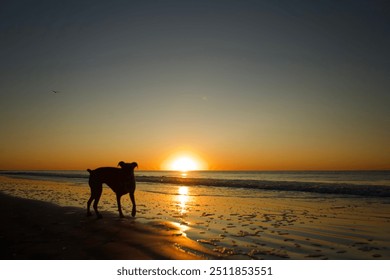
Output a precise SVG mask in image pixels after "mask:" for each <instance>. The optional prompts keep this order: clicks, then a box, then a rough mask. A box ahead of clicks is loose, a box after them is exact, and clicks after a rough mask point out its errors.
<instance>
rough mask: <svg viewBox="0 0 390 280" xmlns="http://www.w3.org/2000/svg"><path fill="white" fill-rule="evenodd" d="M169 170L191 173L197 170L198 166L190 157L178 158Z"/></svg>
mask: <svg viewBox="0 0 390 280" xmlns="http://www.w3.org/2000/svg"><path fill="white" fill-rule="evenodd" d="M170 169H171V170H176V171H182V172H186V171H191V170H198V169H199V167H198V164H197V163H196V162H195V161H194V160H193V159H192V158H190V157H180V158H178V159H175V160H174V161H173V162H172V164H171V168H170Z"/></svg>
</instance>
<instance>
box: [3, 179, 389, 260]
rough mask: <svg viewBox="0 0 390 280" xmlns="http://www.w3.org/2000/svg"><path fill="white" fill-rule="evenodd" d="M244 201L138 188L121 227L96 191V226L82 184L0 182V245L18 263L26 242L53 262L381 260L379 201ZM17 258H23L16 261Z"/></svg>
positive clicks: (108, 198) (383, 229)
mask: <svg viewBox="0 0 390 280" xmlns="http://www.w3.org/2000/svg"><path fill="white" fill-rule="evenodd" d="M161 188H164V193H163V192H161V191H159V190H161ZM243 191H244V190H241V192H243ZM206 192H207V193H206ZM245 192H246V193H245V194H243V195H242V196H238V195H237V192H236V190H231V193H229V192H224V195H223V196H221V193H220V189H218V188H215V189H210V188H206V187H201V186H199V187H192V186H176V185H169V184H163V185H156V184H154V185H153V184H145V183H139V184H138V185H137V191H136V200H137V204H138V206H137V208H138V212H137V216H136V218H129V217H130V212H131V210H130V201H129V198H128V197H125V196H124V197H123V198H122V206H123V210H124V213H125V216H126V218H125V219H119V218H118V213H117V209H116V200H115V195H114V194H113V192H112V191H111V190H109V189H108V188H105V189H104V190H103V196H102V199H101V201H100V203H99V209H101V213H102V214H103V216H104V218H103V219H102V220H96V218H95V217H89V218H87V217H86V201H87V199H88V198H89V188H88V185H87V184H86V183H76V184H75V183H66V182H52V181H39V180H28V179H15V178H8V177H1V176H0V194H1V196H0V198H1V200H2V201H4V202H1V203H0V205H1V207H2V208H1V216H0V217H1V218H3V221H6V222H5V223H3V224H2V225H4V226H2V227H4V229H2V232H3V231H6V232H7V230H8V229H10V231H9V232H8V234H7V236H8V237H7V238H8V239H9V240H8V239H7V240H8V241H4V240H5V239H4V237H3V236H5V235H4V234H3V235H2V236H1V237H0V242H2V244H4V242H6V243H7V244H8V243H9V244H19V243H18V242H17V241H18V240H19V241H20V240H22V241H23V239H24V238H27V239H26V240H27V241H26V242H24V241H23V242H22V243H20V244H21V245H15V246H16V247H12V246H13V245H12V246H11V247H12V248H14V249H15V248H16V249H17V250H19V251H18V252H19V255H18V256H24V257H25V258H27V259H29V258H30V257H31V258H33V259H34V258H39V254H38V253H36V252H35V253H34V250H33V248H35V251H37V252H39V250H38V248H39V246H37V245H34V244H35V243H36V244H40V245H42V246H43V248H46V249H45V250H48V252H49V253H50V252H51V251H50V250H52V249H53V248H57V251H56V253H55V254H52V255H50V254H46V256H47V257H48V258H54V259H56V258H61V257H62V256H65V257H67V258H75V259H95V258H97V259H99V258H103V259H105V258H108V259H266V260H273V259H294V260H300V259H302V260H306V259H315V260H319V259H332V260H338V259H363V260H364V259H373V260H376V259H379V260H384V259H385V260H390V238H389V236H390V215H389V213H390V199H389V198H378V197H367V198H364V197H353V196H335V195H326V194H325V195H315V196H313V195H312V194H304V193H296V194H294V195H293V196H292V195H291V193H284V192H270V191H268V192H267V191H262V192H260V193H258V194H257V195H256V197H251V193H252V192H251V190H245ZM259 194H260V195H259ZM9 195H11V196H9ZM23 199H28V200H23ZM10 201H12V203H11V202H10ZM19 208H20V209H24V211H22V210H18V209H19ZM39 213H41V214H40V215H39ZM5 225H9V226H5ZM12 227H14V229H12ZM45 228H46V231H48V232H53V234H51V235H49V236H48V237H47V239H48V240H49V241H47V240H45V239H37V237H39V236H38V233H42V229H45ZM38 229H41V231H39V230H38ZM13 230H15V232H16V234H14V233H12V231H13ZM18 230H19V232H18ZM43 232H45V230H43ZM63 232H69V233H74V235H75V238H73V237H72V238H71V236H69V235H64V234H63ZM56 235H58V236H60V237H62V239H61V238H60V239H59V240H57V239H55V236H56ZM51 236H53V237H51ZM34 238H35V239H34ZM28 240H29V241H28ZM61 240H63V241H64V240H65V241H66V242H68V243H69V244H73V245H64V246H63V247H65V248H66V249H65V250H63V251H65V252H63V251H61V250H60V249H61V248H62V247H61V246H60V245H61V242H60V241H61ZM91 240H92V241H91ZM138 240H139V241H138ZM66 242H65V243H66ZM84 243H85V244H84ZM77 244H81V245H80V246H81V247H78V246H77ZM142 244H149V245H150V246H149V245H148V246H146V247H145V246H143V245H142ZM18 246H19V247H18ZM23 246H26V248H27V249H23ZM59 246H60V247H59ZM83 246H86V247H85V248H86V249H85V250H84V249H83ZM28 248H30V249H28ZM58 248H60V249H58ZM124 248H127V250H126V249H124ZM24 250H27V251H29V250H30V253H29V254H27V253H23V254H24V255H23V254H22V255H20V253H21V252H24ZM129 250H130V251H133V252H136V253H134V255H131V254H130V252H129ZM27 251H26V252H27ZM83 251H86V252H87V253H82V252H83ZM72 252H73V253H72ZM60 253H61V254H64V255H61V254H60ZM36 254H38V255H36Z"/></svg>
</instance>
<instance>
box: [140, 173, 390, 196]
mask: <svg viewBox="0 0 390 280" xmlns="http://www.w3.org/2000/svg"><path fill="white" fill-rule="evenodd" d="M137 181H138V182H147V183H165V184H175V185H185V186H196V185H200V186H212V187H230V188H242V189H258V190H260V189H262V190H273V191H300V192H312V193H326V194H342V195H359V196H376V197H390V187H388V186H381V185H369V186H367V185H357V184H345V183H314V182H313V183H312V182H296V181H267V180H231V179H228V180H224V179H208V178H207V179H206V178H180V177H154V176H139V177H137Z"/></svg>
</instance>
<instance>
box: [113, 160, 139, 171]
mask: <svg viewBox="0 0 390 280" xmlns="http://www.w3.org/2000/svg"><path fill="white" fill-rule="evenodd" d="M118 166H120V167H121V168H122V169H124V170H130V171H133V170H134V168H136V167H138V164H137V163H136V162H132V163H126V162H123V161H120V162H119V163H118Z"/></svg>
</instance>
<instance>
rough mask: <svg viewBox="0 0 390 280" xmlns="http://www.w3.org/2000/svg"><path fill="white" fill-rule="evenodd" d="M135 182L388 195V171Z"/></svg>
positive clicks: (209, 174)
mask: <svg viewBox="0 0 390 280" xmlns="http://www.w3.org/2000/svg"><path fill="white" fill-rule="evenodd" d="M0 175H6V176H12V177H19V178H28V179H40V180H53V181H64V182H71V183H76V184H86V185H87V184H88V176H89V174H88V172H87V171H84V170H72V171H69V170H66V171H61V170H50V171H42V170H41V171H28V170H23V171H0ZM135 175H136V181H137V182H138V183H148V184H149V185H153V188H152V189H153V190H154V191H159V192H164V189H166V188H163V187H162V186H163V185H167V184H169V185H184V186H203V187H218V188H225V191H224V192H228V189H229V190H230V191H233V192H242V193H243V192H245V190H246V191H247V190H252V191H253V190H272V191H294V192H311V193H328V194H346V195H363V196H382V197H389V196H390V171H190V172H177V171H138V170H135Z"/></svg>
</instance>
